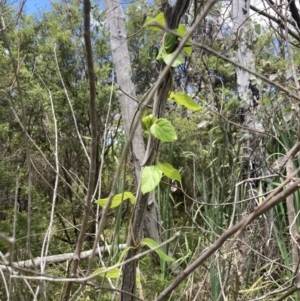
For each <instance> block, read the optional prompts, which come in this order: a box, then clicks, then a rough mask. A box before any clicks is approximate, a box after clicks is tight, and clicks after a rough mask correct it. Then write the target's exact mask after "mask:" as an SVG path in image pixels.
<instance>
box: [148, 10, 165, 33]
mask: <svg viewBox="0 0 300 301" xmlns="http://www.w3.org/2000/svg"><path fill="white" fill-rule="evenodd" d="M155 22H157V23H158V24H160V25H161V26H166V20H165V17H164V13H159V14H158V15H156V17H155V18H150V19H148V20H146V22H145V23H144V26H149V27H150V29H151V30H153V31H160V30H161V29H160V28H159V27H157V26H155V25H153V23H155Z"/></svg>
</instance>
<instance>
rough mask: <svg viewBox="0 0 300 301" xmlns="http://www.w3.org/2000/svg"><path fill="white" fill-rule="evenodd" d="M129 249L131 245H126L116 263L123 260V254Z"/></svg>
mask: <svg viewBox="0 0 300 301" xmlns="http://www.w3.org/2000/svg"><path fill="white" fill-rule="evenodd" d="M130 249H133V247H127V248H125V249H124V250H123V251H122V253H121V255H120V257H119V260H118V262H117V264H118V263H121V261H122V260H123V258H124V256H125V255H126V253H127V252H128V251H129V250H130Z"/></svg>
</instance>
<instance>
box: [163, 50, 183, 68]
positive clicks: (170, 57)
mask: <svg viewBox="0 0 300 301" xmlns="http://www.w3.org/2000/svg"><path fill="white" fill-rule="evenodd" d="M174 54H175V52H173V53H169V54H163V56H162V58H163V60H164V62H165V63H166V64H167V65H170V64H171V61H172V60H173V58H174ZM183 63H184V59H183V56H182V54H181V53H179V54H178V56H177V57H176V59H175V60H174V62H173V63H172V67H174V68H176V67H178V66H179V65H181V64H183Z"/></svg>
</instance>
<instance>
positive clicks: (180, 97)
mask: <svg viewBox="0 0 300 301" xmlns="http://www.w3.org/2000/svg"><path fill="white" fill-rule="evenodd" d="M174 99H175V101H176V102H177V103H178V104H179V105H182V106H185V107H186V108H187V109H189V110H191V111H199V110H201V109H202V107H201V106H200V105H198V104H197V103H196V102H195V101H194V100H193V99H192V98H191V97H189V96H188V95H187V94H185V93H183V92H178V93H176V94H175V95H174Z"/></svg>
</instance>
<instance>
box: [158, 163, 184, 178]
mask: <svg viewBox="0 0 300 301" xmlns="http://www.w3.org/2000/svg"><path fill="white" fill-rule="evenodd" d="M160 165H161V166H162V169H163V173H164V175H165V176H167V177H168V178H169V179H171V180H176V181H178V182H181V175H180V173H179V171H178V170H177V169H176V168H174V167H173V166H172V165H171V164H169V163H160Z"/></svg>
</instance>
